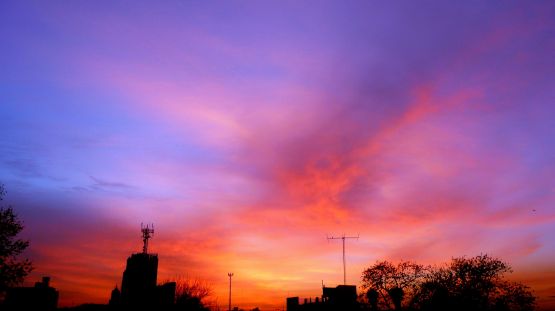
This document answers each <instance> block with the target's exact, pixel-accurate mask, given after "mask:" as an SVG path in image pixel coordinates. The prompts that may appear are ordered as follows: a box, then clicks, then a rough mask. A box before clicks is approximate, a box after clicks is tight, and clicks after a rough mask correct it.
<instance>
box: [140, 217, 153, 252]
mask: <svg viewBox="0 0 555 311" xmlns="http://www.w3.org/2000/svg"><path fill="white" fill-rule="evenodd" d="M141 232H142V233H143V254H148V240H149V239H150V238H152V235H154V224H151V225H150V226H149V225H148V224H147V225H146V226H145V225H143V223H141Z"/></svg>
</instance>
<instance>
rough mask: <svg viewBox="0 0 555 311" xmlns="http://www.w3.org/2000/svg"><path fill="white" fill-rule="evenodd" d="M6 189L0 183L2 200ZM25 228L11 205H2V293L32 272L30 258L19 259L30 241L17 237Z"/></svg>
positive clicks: (0, 238)
mask: <svg viewBox="0 0 555 311" xmlns="http://www.w3.org/2000/svg"><path fill="white" fill-rule="evenodd" d="M5 195H6V191H5V189H4V185H2V184H0V201H2V200H3V199H4V196H5ZM21 230H23V223H22V222H21V221H20V220H19V219H18V217H17V214H15V212H14V211H13V208H12V207H11V206H8V207H3V206H0V293H3V292H4V291H5V290H6V289H7V288H9V287H12V286H15V285H18V284H20V283H22V282H23V279H24V278H25V276H27V274H29V272H31V270H32V269H33V268H32V265H31V261H29V260H28V259H19V258H18V257H19V255H20V254H21V253H22V252H23V251H24V250H25V249H26V248H27V246H29V241H24V240H20V239H17V238H16V237H17V235H18V234H19V233H20V232H21Z"/></svg>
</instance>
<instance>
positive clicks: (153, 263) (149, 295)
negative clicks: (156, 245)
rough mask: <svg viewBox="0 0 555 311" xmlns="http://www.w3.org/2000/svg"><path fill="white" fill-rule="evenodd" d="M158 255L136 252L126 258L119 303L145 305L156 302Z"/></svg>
mask: <svg viewBox="0 0 555 311" xmlns="http://www.w3.org/2000/svg"><path fill="white" fill-rule="evenodd" d="M157 274H158V255H156V254H147V253H137V254H133V255H131V257H129V258H127V266H126V268H125V271H124V272H123V280H122V282H121V303H122V304H123V305H129V306H145V305H147V306H148V305H153V304H155V303H156V300H157V299H156V277H157Z"/></svg>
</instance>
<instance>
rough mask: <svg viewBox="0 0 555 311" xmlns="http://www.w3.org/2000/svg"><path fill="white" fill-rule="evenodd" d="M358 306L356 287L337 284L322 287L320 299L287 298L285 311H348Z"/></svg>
mask: <svg viewBox="0 0 555 311" xmlns="http://www.w3.org/2000/svg"><path fill="white" fill-rule="evenodd" d="M358 308H359V306H358V302H357V288H356V286H354V285H339V286H337V287H335V288H334V287H325V286H324V287H322V297H321V300H320V299H319V298H318V297H316V298H315V299H314V301H313V300H312V298H305V299H304V303H303V304H300V303H299V297H289V298H287V311H312V310H314V311H320V310H325V311H336V310H337V311H350V310H357V309H358Z"/></svg>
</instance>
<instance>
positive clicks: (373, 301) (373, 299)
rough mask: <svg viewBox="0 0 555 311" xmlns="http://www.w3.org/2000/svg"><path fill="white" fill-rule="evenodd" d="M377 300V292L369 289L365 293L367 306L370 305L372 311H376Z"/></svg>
mask: <svg viewBox="0 0 555 311" xmlns="http://www.w3.org/2000/svg"><path fill="white" fill-rule="evenodd" d="M378 298H379V294H378V291H377V290H375V289H373V288H371V289H369V290H368V291H367V292H366V299H368V304H370V308H371V309H372V310H373V311H374V310H378Z"/></svg>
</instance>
